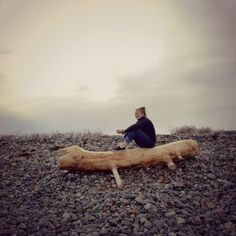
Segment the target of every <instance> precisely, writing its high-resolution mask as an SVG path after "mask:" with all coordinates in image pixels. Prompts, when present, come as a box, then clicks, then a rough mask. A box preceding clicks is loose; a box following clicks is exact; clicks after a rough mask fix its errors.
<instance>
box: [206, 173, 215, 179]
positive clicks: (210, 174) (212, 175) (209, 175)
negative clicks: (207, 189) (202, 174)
mask: <svg viewBox="0 0 236 236" xmlns="http://www.w3.org/2000/svg"><path fill="white" fill-rule="evenodd" d="M207 178H208V179H211V180H214V179H216V176H215V175H214V174H212V173H209V174H208V175H207Z"/></svg>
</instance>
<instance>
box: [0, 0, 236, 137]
mask: <svg viewBox="0 0 236 236" xmlns="http://www.w3.org/2000/svg"><path fill="white" fill-rule="evenodd" d="M235 12H236V1H235V0H224V1H222V0H198V1H195V0H178V1H176V0H155V1H150V0H142V1H141V0H140V1H139V0H124V1H122V0H117V1H112V0H106V1H103V0H100V1H95V0H94V1H89V0H81V1H79V0H21V1H19V0H0V134H4V133H15V132H20V133H35V132H52V131H61V132H68V131H80V130H87V129H90V130H99V131H102V132H103V133H106V134H115V130H116V129H118V128H127V127H128V126H129V125H131V124H133V123H135V122H136V120H135V117H134V110H135V108H137V107H140V106H146V109H147V116H148V117H149V118H150V119H151V120H152V121H153V123H154V125H155V128H156V132H157V133H168V132H169V130H170V129H171V128H173V127H176V126H182V125H196V126H197V127H201V126H210V127H212V128H214V129H236V109H235V108H236V95H235V94H236V43H235V42H236V27H235V22H236V14H235Z"/></svg>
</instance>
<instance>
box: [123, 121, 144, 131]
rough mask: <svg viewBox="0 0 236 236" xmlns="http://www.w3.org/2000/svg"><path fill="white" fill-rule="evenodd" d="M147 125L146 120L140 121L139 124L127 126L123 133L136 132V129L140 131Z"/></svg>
mask: <svg viewBox="0 0 236 236" xmlns="http://www.w3.org/2000/svg"><path fill="white" fill-rule="evenodd" d="M146 123H147V120H146V119H142V120H140V121H139V122H137V123H136V124H133V125H131V126H129V127H128V128H127V129H125V130H124V133H126V132H128V131H133V130H137V129H141V128H142V127H144V126H145V125H146Z"/></svg>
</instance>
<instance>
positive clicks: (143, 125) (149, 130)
mask: <svg viewBox="0 0 236 236" xmlns="http://www.w3.org/2000/svg"><path fill="white" fill-rule="evenodd" d="M137 129H141V130H142V131H143V132H144V133H146V134H147V135H148V136H149V137H150V139H151V140H152V141H153V142H154V143H155V142H156V131H155V128H154V125H153V123H152V122H151V120H149V119H148V118H147V117H145V116H143V117H141V118H140V119H138V121H137V122H136V123H135V124H133V125H131V126H129V127H128V128H127V129H125V133H127V132H128V131H133V130H137Z"/></svg>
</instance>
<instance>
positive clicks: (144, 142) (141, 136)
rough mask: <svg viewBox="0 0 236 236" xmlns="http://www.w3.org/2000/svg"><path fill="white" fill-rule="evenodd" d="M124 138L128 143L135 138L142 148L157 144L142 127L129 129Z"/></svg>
mask: <svg viewBox="0 0 236 236" xmlns="http://www.w3.org/2000/svg"><path fill="white" fill-rule="evenodd" d="M124 140H125V141H126V143H130V142H131V141H133V140H134V141H135V143H136V144H137V145H138V146H139V147H141V148H152V147H154V146H155V143H154V142H153V141H152V140H151V139H150V138H149V136H148V135H147V134H145V133H144V132H143V131H142V130H141V129H138V130H133V131H128V132H127V133H126V134H125V136H124Z"/></svg>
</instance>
